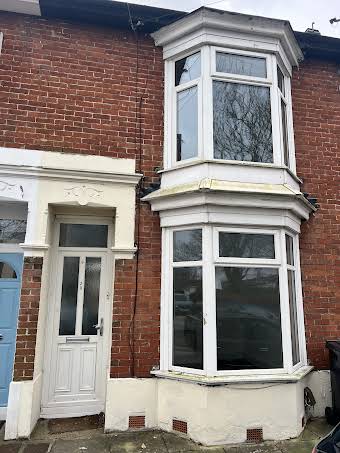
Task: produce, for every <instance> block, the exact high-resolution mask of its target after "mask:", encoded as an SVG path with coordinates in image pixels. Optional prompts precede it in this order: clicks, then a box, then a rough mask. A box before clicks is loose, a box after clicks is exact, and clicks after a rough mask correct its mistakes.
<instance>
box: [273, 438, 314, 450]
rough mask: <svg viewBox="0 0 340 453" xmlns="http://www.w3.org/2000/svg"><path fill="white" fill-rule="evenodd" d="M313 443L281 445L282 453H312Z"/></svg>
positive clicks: (294, 442) (295, 442)
mask: <svg viewBox="0 0 340 453" xmlns="http://www.w3.org/2000/svg"><path fill="white" fill-rule="evenodd" d="M315 444H316V442H315V441H311V440H309V441H300V442H299V441H291V442H285V443H282V446H281V448H282V450H281V451H282V453H312V451H313V448H314V446H315Z"/></svg>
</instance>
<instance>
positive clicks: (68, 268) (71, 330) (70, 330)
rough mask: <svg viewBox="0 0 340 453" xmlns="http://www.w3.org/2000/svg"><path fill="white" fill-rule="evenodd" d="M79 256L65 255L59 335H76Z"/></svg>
mask: <svg viewBox="0 0 340 453" xmlns="http://www.w3.org/2000/svg"><path fill="white" fill-rule="evenodd" d="M78 277H79V257H76V256H65V257H64V269H63V287H62V294H61V307H60V324H59V335H74V334H75V329H76V315H77V300H78Z"/></svg>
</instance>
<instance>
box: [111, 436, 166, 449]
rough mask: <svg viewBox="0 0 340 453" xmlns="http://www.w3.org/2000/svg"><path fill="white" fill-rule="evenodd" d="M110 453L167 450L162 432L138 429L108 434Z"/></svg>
mask: <svg viewBox="0 0 340 453" xmlns="http://www.w3.org/2000/svg"><path fill="white" fill-rule="evenodd" d="M108 438H109V439H110V440H109V445H110V452H111V453H134V452H136V453H137V452H140V453H162V452H165V453H166V452H167V449H166V446H165V444H164V440H163V438H162V434H161V433H160V432H158V431H140V432H137V431H135V432H129V433H119V434H113V435H109V436H108Z"/></svg>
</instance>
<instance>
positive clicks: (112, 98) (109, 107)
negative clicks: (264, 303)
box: [0, 13, 163, 377]
mask: <svg viewBox="0 0 340 453" xmlns="http://www.w3.org/2000/svg"><path fill="white" fill-rule="evenodd" d="M0 23H1V31H2V32H3V33H4V42H3V49H2V53H1V55H0V81H1V88H0V116H1V118H2V121H1V128H0V146H5V147H15V148H30V149H41V150H48V151H62V152H68V153H85V154H96V155H103V156H108V157H113V158H117V157H119V158H136V161H137V171H141V172H142V173H143V174H144V177H145V178H144V185H145V186H148V185H149V184H150V183H151V182H155V181H156V180H158V176H157V174H156V172H155V168H156V167H159V166H161V165H162V141H163V60H162V50H161V49H158V48H156V47H155V46H154V44H153V41H152V39H151V38H150V37H146V36H143V35H141V36H140V37H139V44H138V48H137V44H136V39H135V36H134V34H133V33H132V32H129V31H128V30H127V31H116V30H111V29H109V28H105V27H96V26H91V25H88V24H84V25H82V24H71V23H67V22H63V21H59V20H51V19H49V20H48V21H47V20H44V19H41V18H34V17H29V16H22V15H16V14H9V13H0ZM137 50H138V54H139V61H138V62H137V58H136V55H137ZM137 67H138V78H137V81H136V72H137ZM140 154H141V164H140V159H139V155H140ZM139 231H140V241H139V270H138V297H137V300H135V292H136V289H135V284H136V279H135V273H136V259H135V260H132V261H130V260H127V261H125V262H124V261H120V262H118V263H117V264H116V276H115V295H114V306H113V311H114V317H113V347H112V367H111V374H112V376H120V377H122V376H130V375H131V374H132V373H135V374H136V375H138V376H147V375H148V374H149V370H150V368H151V367H152V366H153V365H155V364H157V363H158V362H159V304H160V254H161V241H160V227H159V219H158V215H157V214H153V213H151V211H150V208H149V206H148V205H147V204H143V206H142V208H141V222H140V229H139ZM136 241H137V238H136ZM25 290H26V291H27V290H28V289H27V288H26V289H25ZM135 302H136V308H134V305H135ZM134 312H135V315H133V313H134ZM132 318H134V328H133V326H132ZM20 332H21V331H20ZM132 334H133V337H134V341H132V339H131V338H130V337H131V335H132ZM133 351H134V352H135V354H134V357H135V358H134V360H132V352H133ZM31 352H32V351H30V352H29V354H30V355H31ZM31 371H32V370H30V372H31ZM15 372H16V376H17V373H18V370H17V369H16V371H15ZM26 376H27V377H28V374H27V375H26V374H25V377H26Z"/></svg>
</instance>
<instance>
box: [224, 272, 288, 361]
mask: <svg viewBox="0 0 340 453" xmlns="http://www.w3.org/2000/svg"><path fill="white" fill-rule="evenodd" d="M216 322H217V369H218V370H243V369H256V368H258V369H271V368H281V367H282V366H283V358H282V340H281V314H280V296H279V274H278V270H277V269H265V268H246V267H217V268H216Z"/></svg>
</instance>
